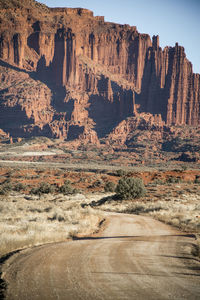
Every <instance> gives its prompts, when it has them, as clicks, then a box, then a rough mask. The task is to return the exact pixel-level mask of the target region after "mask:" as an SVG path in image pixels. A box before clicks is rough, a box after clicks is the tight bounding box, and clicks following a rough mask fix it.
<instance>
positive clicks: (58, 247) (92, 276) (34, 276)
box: [3, 213, 200, 300]
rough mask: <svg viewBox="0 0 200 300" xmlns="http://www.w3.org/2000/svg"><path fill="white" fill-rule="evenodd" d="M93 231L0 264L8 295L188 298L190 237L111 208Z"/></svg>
mask: <svg viewBox="0 0 200 300" xmlns="http://www.w3.org/2000/svg"><path fill="white" fill-rule="evenodd" d="M106 218H107V220H108V222H107V223H108V224H107V227H106V228H105V229H104V231H103V232H101V234H100V235H98V236H92V237H84V238H80V239H77V240H74V241H68V242H63V243H57V244H50V245H44V246H41V247H36V248H32V249H28V250H25V251H22V252H20V253H18V254H16V255H14V256H13V257H12V258H10V259H9V260H8V261H7V263H6V264H5V266H4V268H3V275H4V276H3V279H4V280H6V282H7V295H6V299H9V300H37V299H38V300H45V299H48V300H50V299H53V300H56V299H58V300H68V299H70V300H71V299H72V300H78V299H91V300H96V299H97V300H100V299H106V300H109V299H114V300H118V299H123V300H124V299H127V300H128V299H137V300H140V299H148V300H151V299H152V300H155V299H158V300H162V299H163V300H165V299H176V300H177V299H180V300H183V299H190V300H197V299H199V295H200V262H199V260H197V259H195V258H194V257H193V256H192V255H191V254H190V247H191V244H192V242H193V238H192V237H190V236H187V235H184V234H183V233H181V232H179V231H177V230H175V229H173V228H171V227H170V226H167V225H165V224H162V223H160V222H159V221H156V220H153V219H151V218H149V217H144V216H135V215H124V214H114V213H110V214H107V215H106Z"/></svg>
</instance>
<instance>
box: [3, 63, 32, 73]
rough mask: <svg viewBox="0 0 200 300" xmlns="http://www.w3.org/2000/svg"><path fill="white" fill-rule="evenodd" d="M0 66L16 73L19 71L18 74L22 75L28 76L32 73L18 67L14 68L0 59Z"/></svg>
mask: <svg viewBox="0 0 200 300" xmlns="http://www.w3.org/2000/svg"><path fill="white" fill-rule="evenodd" d="M0 66H2V67H5V68H8V69H11V70H14V71H17V72H22V73H26V74H29V75H30V72H28V71H26V70H24V69H20V68H18V67H16V66H13V65H11V64H9V63H8V62H5V61H3V60H1V59H0Z"/></svg>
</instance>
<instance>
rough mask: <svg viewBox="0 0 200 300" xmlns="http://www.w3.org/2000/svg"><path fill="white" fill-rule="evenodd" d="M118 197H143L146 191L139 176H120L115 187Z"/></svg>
mask: <svg viewBox="0 0 200 300" xmlns="http://www.w3.org/2000/svg"><path fill="white" fill-rule="evenodd" d="M115 192H116V197H117V198H119V199H122V200H123V199H135V198H140V197H143V196H144V195H145V193H146V189H145V187H144V183H143V181H142V180H141V179H140V178H131V177H124V178H121V179H120V180H119V182H118V184H117V186H116V189H115Z"/></svg>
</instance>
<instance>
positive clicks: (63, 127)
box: [0, 0, 200, 144]
mask: <svg viewBox="0 0 200 300" xmlns="http://www.w3.org/2000/svg"><path fill="white" fill-rule="evenodd" d="M0 8H1V14H0V24H1V26H0V59H1V61H0V80H1V86H0V88H1V90H0V128H1V129H2V130H3V131H4V132H6V133H9V134H10V135H11V136H14V137H28V136H32V135H45V136H48V137H55V138H62V139H65V140H73V139H82V140H83V141H85V143H96V144H99V139H101V138H104V137H108V136H110V138H111V140H112V139H113V135H114V132H117V131H118V130H120V132H121V131H122V129H123V128H124V129H123V130H125V128H128V129H126V130H129V131H130V130H134V128H135V126H136V125H138V126H139V124H140V125H141V117H140V116H141V113H142V118H143V119H144V120H145V121H144V122H146V123H145V124H146V125H145V126H148V128H155V127H156V128H157V127H159V128H163V126H171V125H185V124H188V125H192V126H198V125H199V124H200V76H199V74H194V73H193V71H192V65H191V63H190V62H189V61H188V60H187V58H186V55H185V52H184V48H183V47H180V46H179V45H178V44H176V45H175V47H166V48H164V49H163V50H162V49H161V48H160V47H159V37H158V36H153V38H152V39H151V38H150V36H149V35H147V34H140V33H138V31H137V28H136V27H134V26H132V27H131V26H129V25H119V24H114V23H109V22H105V21H104V18H103V17H99V16H97V17H94V16H93V13H92V12H91V11H89V10H86V9H82V8H76V9H72V8H48V7H46V6H44V5H41V4H39V3H37V2H35V1H31V0H27V1H24V4H23V5H22V4H21V3H20V1H17V0H15V1H14V0H13V1H10V2H9V5H8V4H6V1H4V0H0ZM145 113H146V117H144V115H145ZM150 115H151V116H150ZM127 118H128V121H127ZM136 119H137V120H136ZM131 120H132V121H131ZM121 122H122V123H121ZM123 122H125V123H126V126H125V125H124V124H125V123H123ZM131 122H132V125H131ZM120 124H123V125H120ZM119 125H120V127H119ZM119 128H120V129H119ZM131 128H132V129H131ZM159 130H160V129H159ZM122 140H123V139H122ZM108 142H109V141H108Z"/></svg>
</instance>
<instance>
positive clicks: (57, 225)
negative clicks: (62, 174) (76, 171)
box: [0, 192, 103, 257]
mask: <svg viewBox="0 0 200 300" xmlns="http://www.w3.org/2000/svg"><path fill="white" fill-rule="evenodd" d="M93 197H94V198H95V196H93ZM99 197H100V196H99ZM95 200H98V196H96V198H95ZM90 201H91V197H89V196H87V197H86V196H84V195H81V194H78V195H75V196H64V195H62V194H59V195H43V196H40V197H39V196H27V195H22V194H19V193H13V192H12V193H11V194H10V195H8V196H1V197H0V236H1V244H0V257H1V256H2V255H4V254H6V253H9V252H11V251H14V250H16V249H21V248H26V247H31V246H33V245H39V244H44V243H50V242H58V241H63V240H66V239H67V238H69V237H71V236H74V235H77V234H80V235H88V234H91V233H93V232H95V231H97V230H98V226H99V222H100V221H101V220H102V219H103V214H102V213H101V212H99V211H95V210H94V209H92V208H90V207H87V208H82V207H81V203H82V202H84V203H87V202H90Z"/></svg>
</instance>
